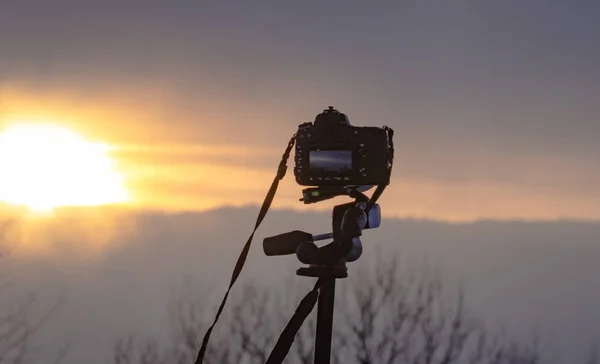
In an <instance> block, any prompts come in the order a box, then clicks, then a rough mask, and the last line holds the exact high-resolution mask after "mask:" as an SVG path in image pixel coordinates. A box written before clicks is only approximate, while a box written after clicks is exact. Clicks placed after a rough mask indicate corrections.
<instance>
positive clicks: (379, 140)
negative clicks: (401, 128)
mask: <svg viewBox="0 0 600 364" xmlns="http://www.w3.org/2000/svg"><path fill="white" fill-rule="evenodd" d="M389 130H390V129H388V128H386V127H383V128H379V127H356V126H352V125H350V121H349V120H348V117H347V116H346V114H343V113H341V112H339V111H337V110H335V109H334V108H333V107H332V106H330V107H329V108H328V109H327V110H325V111H324V112H322V113H321V114H319V115H317V116H316V118H315V121H314V122H313V123H303V124H301V125H300V126H299V127H298V131H297V133H296V156H295V168H294V176H295V177H296V182H297V183H298V184H299V185H301V186H350V185H363V186H364V185H387V184H389V182H390V173H391V167H392V158H393V147H392V146H393V142H392V140H391V138H392V136H391V135H390V133H389Z"/></svg>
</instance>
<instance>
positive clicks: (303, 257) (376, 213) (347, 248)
mask: <svg viewBox="0 0 600 364" xmlns="http://www.w3.org/2000/svg"><path fill="white" fill-rule="evenodd" d="M371 187H372V186H345V187H317V188H307V189H304V190H303V191H302V194H303V198H302V199H301V201H303V202H304V203H305V204H310V203H316V202H320V201H324V200H327V199H331V198H334V197H337V196H343V195H347V196H350V197H353V198H354V199H355V201H354V202H349V203H345V204H341V205H337V206H335V207H334V208H333V213H332V232H331V233H327V234H320V235H313V234H310V233H307V232H304V231H300V230H294V231H291V232H287V233H283V234H279V235H276V236H272V237H268V238H265V239H264V240H263V250H264V252H265V254H266V255H267V256H278V255H291V254H296V257H297V258H298V260H299V261H300V262H301V263H304V264H308V265H309V267H306V268H300V269H298V271H297V274H298V275H302V276H310V277H322V276H331V275H333V276H334V277H335V278H345V277H347V268H346V263H347V262H353V261H356V260H357V259H358V258H360V256H361V255H362V242H361V240H360V236H362V231H363V230H364V229H375V228H378V227H379V225H380V224H381V208H380V206H379V205H378V204H373V207H371V208H370V209H367V206H368V201H369V198H368V197H367V196H366V195H365V194H363V192H364V191H366V190H368V189H370V188H371ZM325 239H333V242H331V243H329V244H327V245H325V246H322V247H318V246H317V245H316V244H315V242H316V241H319V240H325Z"/></svg>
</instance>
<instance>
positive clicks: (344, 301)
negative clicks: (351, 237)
mask: <svg viewBox="0 0 600 364" xmlns="http://www.w3.org/2000/svg"><path fill="white" fill-rule="evenodd" d="M399 267H401V265H400V264H398V260H397V259H387V260H385V259H384V260H380V261H379V262H378V264H376V265H375V266H374V268H373V269H372V270H365V271H363V272H356V273H355V274H353V277H354V279H351V280H347V281H342V283H341V284H340V285H339V286H340V289H339V293H338V298H337V300H336V302H337V307H336V313H335V314H336V321H335V325H334V330H335V333H334V340H335V342H334V346H333V354H332V356H333V362H335V363H360V364H371V363H378V364H379V363H390V364H391V363H402V364H458V363H461V364H462V363H466V364H488V363H489V364H537V363H540V362H541V358H540V355H539V351H538V348H537V346H536V345H535V342H534V343H533V344H532V345H525V344H523V343H517V342H515V341H511V340H510V338H509V337H507V336H502V335H496V336H493V335H491V333H490V332H488V331H487V330H485V329H484V327H483V325H482V324H481V323H479V321H477V320H475V319H473V318H472V317H471V316H470V315H469V314H468V312H467V310H466V308H465V300H464V296H463V294H462V291H461V290H457V292H453V294H449V292H448V291H447V290H444V289H443V285H442V279H441V277H440V275H439V274H436V273H435V271H433V270H430V269H426V270H424V271H423V272H421V274H415V273H414V272H413V273H410V274H400V271H399ZM184 287H185V288H184V289H183V290H182V291H181V293H182V294H180V295H178V296H176V297H174V299H173V301H172V302H171V306H170V318H171V320H170V321H171V326H172V329H173V332H172V341H171V345H170V347H168V348H166V349H163V350H159V345H158V343H157V342H156V341H146V342H141V343H138V344H136V343H135V340H133V338H131V337H130V338H128V339H126V340H121V341H119V343H118V344H117V345H116V346H115V360H114V364H162V363H175V364H180V363H181V364H183V363H193V362H194V359H195V356H196V354H197V350H198V348H199V344H200V342H201V340H202V335H204V333H205V330H206V329H207V327H208V324H209V323H210V319H211V318H212V317H211V316H210V315H211V314H213V313H214V312H213V311H214V310H213V309H212V307H211V309H209V310H208V311H207V310H206V308H207V306H206V303H207V302H206V300H204V299H202V298H194V296H193V295H191V294H189V292H191V291H192V290H193V289H192V288H191V285H189V283H188V285H186V286H184ZM297 291H299V292H301V291H302V289H299V290H297ZM450 293H452V292H450ZM239 297H241V299H239V300H237V301H231V302H230V305H229V311H228V315H227V316H224V317H223V318H222V319H221V321H220V324H219V326H218V329H217V330H216V331H215V333H214V335H213V338H211V345H210V347H209V350H208V352H207V356H206V357H205V362H206V363H209V364H210V363H264V362H265V361H266V359H267V357H268V355H269V353H270V351H271V349H272V348H273V346H274V344H275V342H276V340H277V335H279V333H280V331H281V330H282V329H283V327H284V326H285V324H286V322H287V320H288V319H289V317H290V316H291V314H292V312H293V307H294V305H295V304H296V303H297V302H298V301H299V298H300V297H299V296H298V294H292V295H286V294H275V293H272V291H270V290H267V289H259V288H257V287H256V286H255V285H246V286H244V287H243V289H242V292H241V294H240V296H239ZM290 298H293V299H290ZM286 301H287V302H286ZM291 302H293V304H292V305H290V303H291ZM286 303H287V304H286ZM314 330H315V318H314V315H312V316H311V319H308V320H307V322H305V324H304V326H303V327H302V329H301V331H300V333H299V334H298V335H297V337H296V340H295V343H294V346H293V348H292V350H291V351H290V354H289V355H288V358H287V359H286V362H287V363H301V364H308V363H312V362H313V348H314V332H315V331H314Z"/></svg>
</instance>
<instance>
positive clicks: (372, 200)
mask: <svg viewBox="0 0 600 364" xmlns="http://www.w3.org/2000/svg"><path fill="white" fill-rule="evenodd" d="M383 129H384V130H385V131H387V133H388V143H389V146H390V148H389V150H388V153H389V156H388V160H389V163H390V165H389V167H388V181H389V179H390V178H391V176H392V167H393V166H394V129H392V128H390V127H389V126H383ZM388 183H389V182H388ZM387 185H388V184H387V183H386V184H381V185H378V186H377V188H376V189H375V192H373V194H372V195H371V197H370V198H369V201H368V202H367V206H366V207H365V211H366V212H369V210H371V208H373V206H375V203H376V202H377V200H378V199H379V197H381V194H382V193H383V191H384V190H385V188H386V187H387Z"/></svg>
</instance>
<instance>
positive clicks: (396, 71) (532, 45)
mask: <svg viewBox="0 0 600 364" xmlns="http://www.w3.org/2000/svg"><path fill="white" fill-rule="evenodd" d="M599 14H600V3H598V2H596V1H583V0H580V1H569V2H550V1H537V0H536V1H533V0H532V1H516V0H509V1H466V0H460V1H441V0H440V1H423V0H420V1H416V0H409V1H396V2H392V1H389V2H370V3H366V2H357V1H352V2H347V1H346V2H342V1H328V2H321V1H304V2H301V3H292V2H281V1H279V2H277V1H253V2H242V1H238V2H232V1H203V2H192V1H168V2H166V1H160V2H159V1H144V2H141V1H138V2H133V1H131V2H123V1H112V0H107V1H102V2H96V1H52V2H50V1H42V0H38V1H2V2H1V3H0V49H1V50H2V52H1V53H0V67H1V69H0V70H1V72H2V74H3V75H4V77H5V79H6V80H8V82H7V84H9V85H11V87H12V90H14V91H15V93H17V94H19V95H21V96H22V95H25V96H31V99H32V100H37V102H40V103H42V102H44V101H46V102H47V100H49V99H51V98H52V97H59V98H61V99H66V100H69V102H71V105H72V104H78V105H86V107H87V108H88V109H89V108H92V109H94V108H104V109H110V108H111V106H114V105H119V106H122V107H123V108H125V109H127V110H133V111H131V115H134V116H131V115H130V116H128V117H127V116H123V115H120V116H119V117H115V118H105V119H100V120H96V122H95V123H96V124H98V125H97V128H98V133H99V134H102V136H103V137H106V138H109V139H110V138H113V139H118V142H120V143H136V142H139V141H143V142H150V143H154V144H177V143H179V144H183V143H185V144H186V145H187V144H192V143H194V144H195V143H199V144H202V145H221V144H234V143H237V144H239V145H243V146H245V147H248V148H257V147H268V148H274V149H277V148H283V146H285V143H286V142H287V138H288V137H289V135H290V134H291V133H293V132H294V131H295V128H296V126H297V124H299V123H300V122H303V121H308V120H312V118H313V117H314V115H315V114H316V113H318V112H319V111H320V110H321V109H323V108H325V107H326V106H328V105H330V104H331V105H335V106H336V107H338V108H339V109H341V110H342V111H344V112H346V113H347V114H348V115H349V117H350V119H351V121H352V122H353V123H354V124H355V125H384V124H386V125H389V126H392V127H393V128H394V129H396V131H397V132H396V144H397V146H398V153H397V156H398V161H397V164H396V170H395V176H394V177H395V179H394V182H393V185H392V186H391V187H390V189H391V192H390V195H389V196H390V197H389V198H390V199H393V201H394V206H396V205H397V206H400V204H402V203H403V207H402V208H400V207H399V208H398V209H397V210H396V211H395V212H396V213H397V214H400V215H419V216H429V217H436V218H450V219H451V218H454V217H463V218H478V217H502V218H510V217H524V218H557V217H565V216H566V217H576V218H600V207H598V206H600V192H598V188H597V186H598V185H599V184H600V171H599V170H598V162H597V161H598V157H600V119H599V118H598V115H599V114H600V113H599V111H600V110H599V109H600V106H599V104H598V102H597V95H599V94H600V69H599V68H598V64H600V23H599V22H598V21H597V19H598V16H599ZM23 97H24V96H23ZM90 105H91V106H90ZM125 115H129V114H125ZM88 122H89V121H88ZM116 126H117V127H116ZM115 130H122V131H123V132H122V133H121V134H122V135H121V134H119V135H115V134H118V133H115ZM125 131H128V132H125ZM278 154H279V153H278V152H276V154H275V155H274V156H273V157H272V158H270V157H265V156H261V157H260V158H257V160H255V161H254V160H251V161H250V162H252V163H256V164H257V165H260V166H261V168H266V167H265V166H268V167H271V166H275V165H276V163H277V158H278ZM138 158H140V159H144V158H143V157H140V156H138ZM146 159H147V160H146ZM146 159H145V161H146V162H148V163H153V160H152V159H151V158H146ZM171 162H172V159H171ZM230 162H231V163H232V165H234V162H235V161H234V160H233V159H232V160H231V161H230ZM250 162H248V161H244V162H243V163H244V164H245V165H246V166H248V165H252V163H250ZM257 168H258V167H257ZM237 178H239V177H237ZM269 178H270V177H266V179H269ZM156 184H160V183H158V182H156ZM190 184H193V182H191V181H190V182H189V183H187V184H186V182H185V181H183V180H178V181H165V182H164V183H163V184H162V186H163V188H165V187H164V186H165V185H169V186H171V187H169V188H168V190H169V191H174V190H175V191H180V193H181V191H189V195H197V194H198V193H200V192H199V191H195V190H194V188H193V187H190V186H189V185H190ZM160 188H161V187H156V189H157V190H159V189H160ZM265 188H266V187H265ZM165 191H166V189H165ZM163 192H164V191H163ZM255 192H256V191H253V192H252V193H255ZM157 193H158V192H157ZM165 193H166V192H165ZM240 193H241V194H243V191H242V192H240ZM256 194H260V193H259V192H256ZM298 194H299V193H298ZM494 195H496V197H497V198H496V200H494V198H493V197H494ZM179 197H180V198H181V199H186V198H188V197H189V196H185V197H181V196H179ZM261 197H262V196H256V200H257V201H258V200H259V199H260V198H261ZM482 200H486V201H487V202H488V203H489V204H491V205H493V206H492V207H485V206H484V207H482V206H481V202H482ZM424 206H425V207H424ZM453 214H454V215H453Z"/></svg>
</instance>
